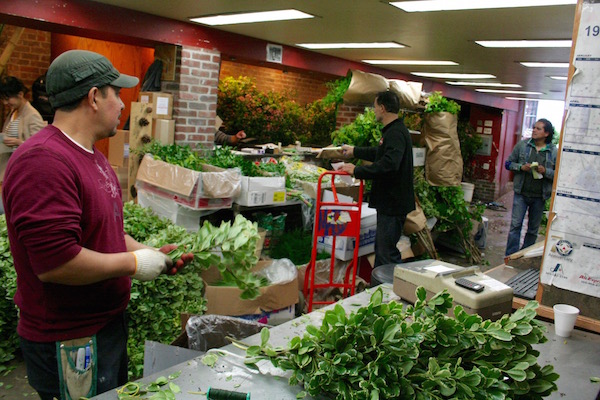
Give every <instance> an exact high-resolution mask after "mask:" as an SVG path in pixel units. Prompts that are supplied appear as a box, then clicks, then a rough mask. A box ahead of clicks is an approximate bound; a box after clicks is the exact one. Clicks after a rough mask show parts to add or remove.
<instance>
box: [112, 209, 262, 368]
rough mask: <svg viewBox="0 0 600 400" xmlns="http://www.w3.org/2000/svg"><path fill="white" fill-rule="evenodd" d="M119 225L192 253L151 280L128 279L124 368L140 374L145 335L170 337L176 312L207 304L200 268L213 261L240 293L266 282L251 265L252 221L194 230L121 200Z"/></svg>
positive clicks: (198, 310) (199, 310) (247, 294)
mask: <svg viewBox="0 0 600 400" xmlns="http://www.w3.org/2000/svg"><path fill="white" fill-rule="evenodd" d="M123 221H124V229H125V231H126V232H128V233H129V234H130V235H131V236H132V237H133V238H134V239H136V240H138V241H140V242H142V243H145V244H147V245H149V246H153V247H161V246H163V245H165V244H171V243H176V244H179V248H178V249H177V252H178V253H179V254H181V253H183V252H192V253H194V260H193V261H192V263H191V264H189V265H187V266H186V267H185V268H183V269H182V270H180V271H179V272H178V273H177V274H175V275H161V276H159V277H158V278H156V279H155V280H153V281H149V282H140V281H137V280H133V281H132V286H131V300H130V302H129V307H128V311H129V328H130V329H129V332H130V335H129V341H128V343H127V346H128V353H129V363H130V364H129V373H130V376H132V377H139V376H141V372H142V369H143V362H144V343H145V341H146V340H152V341H157V342H160V343H167V344H168V343H171V342H172V341H173V340H175V339H176V338H177V336H178V335H179V333H180V332H181V326H180V316H181V313H189V314H197V315H198V314H203V313H204V311H205V310H206V306H205V300H204V297H203V295H204V284H203V281H202V278H201V277H200V272H201V271H203V270H206V269H208V268H209V267H211V266H213V265H214V266H217V268H219V271H220V272H221V274H222V276H223V280H224V282H225V283H226V284H229V285H234V286H238V287H240V288H241V289H242V290H243V297H244V298H254V297H256V296H257V295H258V294H259V293H260V292H259V288H260V287H261V286H264V285H265V284H266V282H264V280H263V279H260V278H258V277H256V276H255V275H254V274H253V273H252V272H251V268H252V267H253V266H254V265H255V264H256V262H257V258H256V256H255V254H254V250H255V249H256V243H257V241H258V238H259V236H258V228H257V226H256V223H252V222H250V221H248V220H246V219H245V218H244V217H243V216H241V215H238V216H237V218H236V220H235V221H234V223H233V224H231V223H230V222H225V223H223V224H221V226H220V227H214V226H212V225H211V224H209V223H208V222H205V223H204V225H203V226H202V227H201V229H200V230H199V231H198V232H197V233H188V232H187V231H186V230H185V229H184V228H182V227H180V226H177V225H174V224H173V223H171V222H170V221H168V220H166V219H164V218H160V217H158V216H156V215H155V214H153V213H152V212H151V211H150V210H149V209H146V208H143V207H141V206H139V205H137V204H134V203H132V202H128V203H125V205H124V219H123Z"/></svg>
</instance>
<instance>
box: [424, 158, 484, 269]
mask: <svg viewBox="0 0 600 400" xmlns="http://www.w3.org/2000/svg"><path fill="white" fill-rule="evenodd" d="M414 187H415V195H416V196H417V198H418V199H419V202H420V203H421V207H422V208H423V212H424V213H425V215H426V216H427V218H432V217H435V218H437V223H436V225H435V227H434V230H435V231H437V232H454V233H456V235H452V236H451V238H452V239H453V240H455V243H454V244H455V245H457V246H459V247H460V248H462V249H463V250H464V252H465V256H466V257H467V259H468V260H469V262H471V263H474V264H481V263H482V262H483V258H482V256H481V252H480V251H479V248H478V247H477V246H476V245H475V243H474V241H473V237H472V235H471V231H472V230H473V222H472V221H473V220H475V221H481V217H482V216H483V212H484V211H485V205H483V204H472V205H469V204H468V203H467V202H466V201H465V198H464V193H463V190H462V187H460V186H432V185H430V184H429V183H428V182H427V180H426V179H425V175H424V170H423V168H415V171H414Z"/></svg>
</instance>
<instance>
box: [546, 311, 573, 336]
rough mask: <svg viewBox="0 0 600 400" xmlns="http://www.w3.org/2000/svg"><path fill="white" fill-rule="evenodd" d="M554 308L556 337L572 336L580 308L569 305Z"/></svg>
mask: <svg viewBox="0 0 600 400" xmlns="http://www.w3.org/2000/svg"><path fill="white" fill-rule="evenodd" d="M552 308H553V309H554V333H556V336H560V337H569V336H571V332H573V328H574V327H575V320H576V319H577V316H578V315H579V308H577V307H573V306H570V305H568V304H555V305H554V307H552Z"/></svg>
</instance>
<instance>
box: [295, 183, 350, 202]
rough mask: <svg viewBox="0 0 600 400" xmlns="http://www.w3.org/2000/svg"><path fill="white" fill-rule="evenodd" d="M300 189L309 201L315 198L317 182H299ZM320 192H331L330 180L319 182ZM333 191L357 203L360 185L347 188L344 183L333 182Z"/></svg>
mask: <svg viewBox="0 0 600 400" xmlns="http://www.w3.org/2000/svg"><path fill="white" fill-rule="evenodd" d="M299 183H300V187H301V188H302V191H303V192H304V193H305V194H306V195H307V196H308V197H310V198H311V199H316V198H317V187H318V185H319V184H318V183H317V182H308V181H299ZM321 190H322V191H325V190H331V180H327V181H325V179H323V180H322V181H321ZM335 190H336V191H337V193H338V194H343V195H345V196H349V197H351V198H352V200H354V201H357V200H358V196H359V193H360V185H358V184H357V185H351V186H348V184H346V183H345V182H337V181H336V182H335ZM321 198H323V193H321Z"/></svg>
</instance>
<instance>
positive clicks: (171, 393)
mask: <svg viewBox="0 0 600 400" xmlns="http://www.w3.org/2000/svg"><path fill="white" fill-rule="evenodd" d="M179 375H181V371H178V372H175V373H173V374H171V375H169V376H168V377H165V376H159V377H158V378H156V380H155V381H154V382H150V383H148V384H146V385H142V384H140V383H137V382H127V383H126V384H125V385H123V386H121V387H120V388H118V389H117V398H118V399H119V400H136V399H144V398H149V399H152V400H172V399H175V395H176V394H177V393H181V388H180V387H179V386H178V385H176V384H175V383H173V382H171V381H173V380H175V379H177V378H178V377H179ZM146 396H150V397H146Z"/></svg>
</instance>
